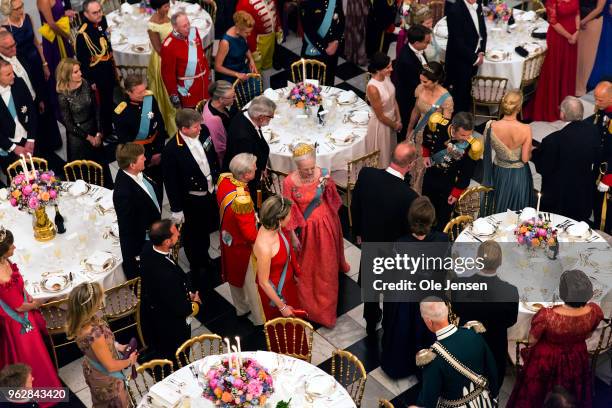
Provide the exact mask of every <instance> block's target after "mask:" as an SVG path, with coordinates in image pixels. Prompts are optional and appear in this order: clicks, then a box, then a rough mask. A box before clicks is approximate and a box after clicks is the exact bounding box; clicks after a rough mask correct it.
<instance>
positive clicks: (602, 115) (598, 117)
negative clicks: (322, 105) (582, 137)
mask: <svg viewBox="0 0 612 408" xmlns="http://www.w3.org/2000/svg"><path fill="white" fill-rule="evenodd" d="M587 120H592V123H593V124H595V126H597V131H598V132H599V135H600V137H601V140H600V143H601V159H600V160H601V165H602V166H601V167H600V168H601V170H603V171H604V174H603V175H602V177H601V182H602V183H604V184H606V185H608V186H612V106H608V108H606V109H598V110H597V111H596V112H595V115H594V116H592V117H591V118H588V119H587ZM604 163H606V164H604ZM606 167H607V169H606ZM597 170H598V169H596V174H597V175H598V176H599V171H597Z"/></svg>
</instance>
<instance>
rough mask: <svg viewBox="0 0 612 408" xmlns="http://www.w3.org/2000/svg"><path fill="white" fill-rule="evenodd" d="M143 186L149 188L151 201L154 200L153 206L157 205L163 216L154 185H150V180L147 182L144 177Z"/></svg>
mask: <svg viewBox="0 0 612 408" xmlns="http://www.w3.org/2000/svg"><path fill="white" fill-rule="evenodd" d="M142 184H144V185H145V187H146V188H147V191H148V192H149V194H151V199H152V200H153V204H155V207H157V211H159V213H160V214H161V209H160V208H159V201H157V194H155V189H154V188H153V185H152V184H151V183H149V180H147V179H146V177H145V176H144V175H143V176H142Z"/></svg>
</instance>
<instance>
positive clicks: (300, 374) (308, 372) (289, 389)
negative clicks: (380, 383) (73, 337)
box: [139, 351, 355, 408]
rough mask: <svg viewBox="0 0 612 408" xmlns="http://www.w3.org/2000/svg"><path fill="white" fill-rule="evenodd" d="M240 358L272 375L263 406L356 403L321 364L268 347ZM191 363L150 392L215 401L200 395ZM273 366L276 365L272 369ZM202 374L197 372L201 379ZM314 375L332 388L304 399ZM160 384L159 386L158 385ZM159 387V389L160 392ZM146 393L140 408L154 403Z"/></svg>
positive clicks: (196, 403)
mask: <svg viewBox="0 0 612 408" xmlns="http://www.w3.org/2000/svg"><path fill="white" fill-rule="evenodd" d="M242 356H243V358H246V357H249V358H254V359H255V360H257V361H258V362H259V363H260V364H261V365H262V366H263V367H265V368H267V369H268V370H269V371H270V373H271V374H272V378H273V379H274V384H273V386H274V393H273V394H272V396H271V397H270V399H269V400H268V402H266V404H265V407H270V408H272V407H275V406H276V404H277V403H278V402H279V401H283V400H284V401H288V400H289V399H291V406H292V407H303V408H306V407H313V408H324V407H328V408H352V407H355V403H354V402H353V400H352V399H351V397H350V395H349V394H348V393H347V392H346V390H345V389H344V387H342V385H340V384H339V383H338V382H336V381H335V380H334V379H333V378H332V377H331V376H330V375H329V374H327V373H325V372H324V371H323V370H321V369H320V368H318V367H316V366H314V365H312V364H309V363H307V362H305V361H302V360H298V359H295V358H293V357H288V356H283V355H280V354H276V353H270V352H267V351H256V352H243V353H242ZM223 357H224V356H209V357H206V358H204V359H202V360H199V361H196V362H195V363H193V364H190V366H194V367H195V368H196V370H198V372H200V373H202V372H204V373H205V372H206V371H207V369H208V368H210V367H211V366H213V365H215V364H217V363H218V362H220V361H221V358H223ZM190 366H186V367H183V368H181V369H180V370H178V371H175V372H174V373H173V374H172V375H170V376H168V377H166V378H165V379H164V380H163V381H162V382H161V383H158V384H159V386H157V385H158V384H156V386H157V388H156V386H153V387H152V389H151V391H150V392H149V394H152V393H155V392H156V390H159V389H163V391H169V392H173V390H180V393H181V395H183V396H189V397H190V398H191V406H192V407H202V408H204V407H214V404H213V403H212V402H211V401H209V400H207V399H205V398H204V397H202V389H203V388H202V386H201V385H200V384H198V381H197V380H196V379H195V377H194V375H193V374H192V372H191V369H190V368H189V367H190ZM274 367H278V369H277V370H274ZM202 377H203V375H200V379H201V378H202ZM314 377H327V378H328V379H329V381H330V384H332V387H331V388H332V391H331V392H329V393H328V395H326V396H325V397H320V398H316V397H315V398H314V400H313V401H312V402H309V401H307V400H306V395H305V384H306V383H307V382H308V380H309V379H312V378H314ZM160 386H161V387H160ZM163 391H162V392H163ZM147 400H148V399H147V396H145V397H144V398H143V399H142V401H141V402H140V404H139V407H141V408H152V407H153V405H152V404H150V403H149V402H148V401H147Z"/></svg>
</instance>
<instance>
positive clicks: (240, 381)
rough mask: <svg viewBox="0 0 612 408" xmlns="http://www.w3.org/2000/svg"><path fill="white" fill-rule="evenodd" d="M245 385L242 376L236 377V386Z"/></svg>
mask: <svg viewBox="0 0 612 408" xmlns="http://www.w3.org/2000/svg"><path fill="white" fill-rule="evenodd" d="M243 385H244V381H242V379H241V378H236V379H235V380H234V387H236V388H242V386H243Z"/></svg>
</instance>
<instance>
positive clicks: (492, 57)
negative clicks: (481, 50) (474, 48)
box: [485, 50, 506, 62]
mask: <svg viewBox="0 0 612 408" xmlns="http://www.w3.org/2000/svg"><path fill="white" fill-rule="evenodd" d="M505 56H506V55H505V53H504V52H503V51H500V50H491V51H489V52H487V53H486V54H485V57H486V58H487V59H488V60H489V61H493V62H499V61H503V60H504V58H505Z"/></svg>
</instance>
